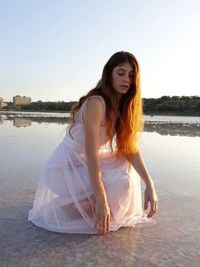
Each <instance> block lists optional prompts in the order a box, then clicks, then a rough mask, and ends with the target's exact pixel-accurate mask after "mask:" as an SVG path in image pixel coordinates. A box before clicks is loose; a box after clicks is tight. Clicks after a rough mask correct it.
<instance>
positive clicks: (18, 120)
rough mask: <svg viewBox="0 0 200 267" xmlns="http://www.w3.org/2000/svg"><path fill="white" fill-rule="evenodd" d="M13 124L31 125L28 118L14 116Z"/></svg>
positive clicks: (19, 125) (17, 125) (16, 125)
mask: <svg viewBox="0 0 200 267" xmlns="http://www.w3.org/2000/svg"><path fill="white" fill-rule="evenodd" d="M13 126H15V127H26V126H31V120H30V119H24V118H14V120H13Z"/></svg>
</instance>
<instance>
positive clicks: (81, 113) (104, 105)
mask: <svg viewBox="0 0 200 267" xmlns="http://www.w3.org/2000/svg"><path fill="white" fill-rule="evenodd" d="M91 97H92V98H94V97H97V98H99V99H100V100H101V103H102V105H103V110H104V114H105V111H106V104H105V100H104V98H103V97H102V96H100V95H92V96H90V97H89V98H91ZM89 98H87V99H86V100H85V101H84V102H83V104H82V106H81V110H80V116H81V122H82V123H83V110H84V107H85V104H86V103H87V101H88V99H89ZM104 118H105V115H104ZM104 121H105V119H104V120H103V121H102V124H104Z"/></svg>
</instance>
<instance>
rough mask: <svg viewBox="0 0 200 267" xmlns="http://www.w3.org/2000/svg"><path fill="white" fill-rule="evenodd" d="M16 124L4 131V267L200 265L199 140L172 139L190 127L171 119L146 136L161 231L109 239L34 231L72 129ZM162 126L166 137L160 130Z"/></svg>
mask: <svg viewBox="0 0 200 267" xmlns="http://www.w3.org/2000/svg"><path fill="white" fill-rule="evenodd" d="M13 120H14V118H12V119H11V118H10V121H8V120H4V124H3V125H1V126H0V137H1V138H0V152H1V153H0V169H1V172H0V185H1V186H0V197H1V201H0V228H1V231H0V240H1V244H2V248H3V253H4V257H0V258H1V260H0V261H1V266H54V265H55V266H74V265H75V262H76V263H77V266H139V267H140V266H152V267H153V266H155V267H156V266H159V267H161V266H164V267H167V266H170V267H171V266H177V267H178V266H181V267H188V266H199V259H200V252H199V247H200V240H199V235H198V233H199V232H200V213H199V212H198V210H199V203H200V194H199V192H200V179H199V177H200V168H199V158H200V137H195V138H194V137H186V136H184V137H183V136H171V135H167V130H166V129H167V127H168V128H173V127H175V129H176V127H179V128H180V129H182V131H183V130H184V129H183V128H181V125H179V126H178V125H176V126H175V124H173V125H170V124H169V123H167V122H166V123H165V124H161V123H159V124H156V122H154V123H155V124H152V125H151V127H152V129H153V130H154V131H155V132H154V133H152V132H150V133H147V132H146V133H143V136H142V140H141V144H140V146H141V152H142V155H143V156H144V159H145V162H146V164H147V166H148V169H149V172H150V173H151V175H152V177H153V179H154V181H155V184H156V187H157V193H158V198H159V211H158V213H157V214H156V215H155V220H156V222H157V224H156V225H155V226H154V227H149V228H146V229H141V230H140V229H134V228H124V229H123V228H122V229H120V230H119V231H117V232H114V233H110V234H109V235H108V236H88V235H73V234H59V233H55V234H54V233H51V232H48V231H46V230H43V229H38V228H37V227H34V226H33V225H32V224H30V223H29V222H28V221H27V215H28V210H29V209H30V208H31V207H32V204H33V200H34V197H35V192H36V188H37V185H38V181H39V178H40V175H41V172H42V170H43V167H44V164H45V162H46V160H47V159H48V157H49V155H50V154H51V153H52V151H53V150H54V149H55V147H56V146H57V145H58V144H59V143H60V141H61V140H62V138H63V137H64V134H65V127H66V126H65V124H59V125H58V124H57V123H46V122H45V123H44V121H40V122H42V123H37V122H35V123H34V122H32V125H31V127H26V128H20V129H19V128H16V127H14V126H13ZM31 121H32V120H31ZM51 122H52V121H51ZM146 125H148V123H147V124H146ZM165 125H167V126H165ZM148 126H149V125H148ZM148 126H147V127H148ZM154 126H155V128H154ZM149 127H150V126H149ZM159 127H160V128H159ZM164 127H166V129H165V128H164ZM161 128H162V129H165V133H166V135H160V134H158V133H156V131H157V130H159V129H161ZM186 128H187V127H186ZM150 129H151V128H150ZM150 129H149V130H150ZM163 132H164V130H163ZM179 134H180V133H179ZM143 190H144V189H143ZM143 200H144V191H143ZM97 252H98V253H97ZM44 255H47V256H46V257H44ZM94 255H95V256H94ZM87 263H89V265H88V264H87Z"/></svg>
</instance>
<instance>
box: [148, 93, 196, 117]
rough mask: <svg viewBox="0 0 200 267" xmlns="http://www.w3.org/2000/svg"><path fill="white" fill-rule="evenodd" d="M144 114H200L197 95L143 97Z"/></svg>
mask: <svg viewBox="0 0 200 267" xmlns="http://www.w3.org/2000/svg"><path fill="white" fill-rule="evenodd" d="M143 108H144V113H145V114H169V115H196V116H200V97H199V96H172V97H170V96H162V97H160V98H144V99H143Z"/></svg>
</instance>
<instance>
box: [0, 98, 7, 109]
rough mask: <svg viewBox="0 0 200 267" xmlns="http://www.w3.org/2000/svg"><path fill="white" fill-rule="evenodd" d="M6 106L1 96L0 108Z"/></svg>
mask: <svg viewBox="0 0 200 267" xmlns="http://www.w3.org/2000/svg"><path fill="white" fill-rule="evenodd" d="M6 106H7V104H6V103H4V102H3V98H2V97H0V108H4V107H6Z"/></svg>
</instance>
